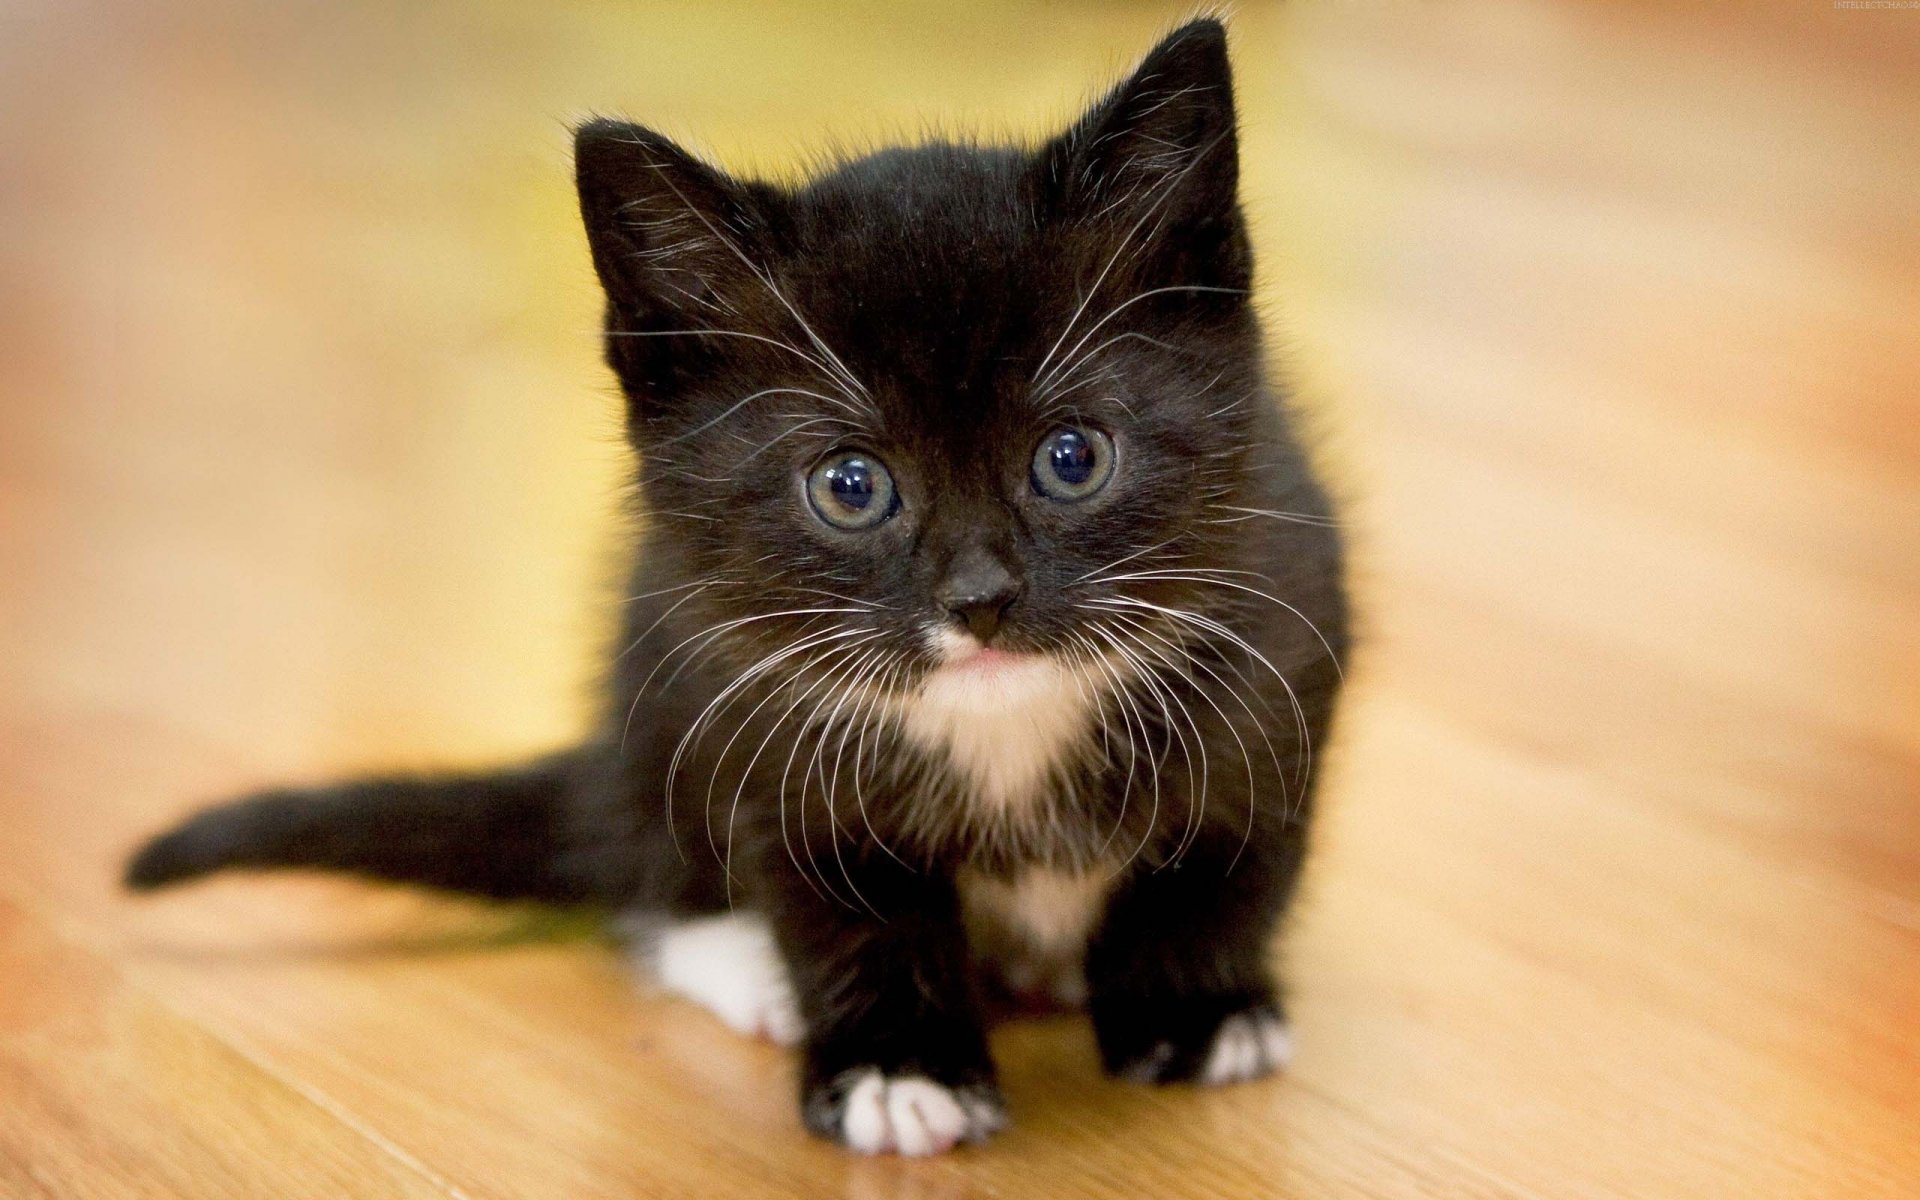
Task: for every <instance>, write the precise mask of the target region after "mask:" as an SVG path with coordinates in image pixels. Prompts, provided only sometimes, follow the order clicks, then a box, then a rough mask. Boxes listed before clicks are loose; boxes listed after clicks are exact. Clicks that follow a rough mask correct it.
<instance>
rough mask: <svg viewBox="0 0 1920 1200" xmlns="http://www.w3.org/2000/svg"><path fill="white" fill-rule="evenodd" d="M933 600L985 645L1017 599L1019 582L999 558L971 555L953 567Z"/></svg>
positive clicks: (997, 630) (997, 629)
mask: <svg viewBox="0 0 1920 1200" xmlns="http://www.w3.org/2000/svg"><path fill="white" fill-rule="evenodd" d="M935 598H936V599H938V600H939V602H940V603H941V605H942V606H944V607H945V608H946V610H947V611H948V612H950V613H952V614H953V615H954V616H955V617H958V618H959V619H960V621H961V622H962V623H964V624H965V625H966V627H967V629H968V631H969V632H971V633H972V634H973V636H974V637H976V638H978V639H980V643H981V644H982V645H985V644H986V643H987V642H989V641H991V640H992V639H993V635H994V634H995V633H997V632H999V629H1000V621H1001V618H1003V617H1004V616H1006V612H1007V609H1008V608H1009V607H1011V606H1012V604H1013V602H1014V601H1015V600H1017V599H1019V598H1020V580H1019V579H1018V578H1016V577H1015V576H1014V574H1013V572H1011V571H1009V570H1007V567H1006V564H1005V563H1002V562H1001V561H1000V560H999V559H998V558H995V557H993V556H991V555H987V554H979V555H973V556H969V557H967V558H966V559H964V560H962V561H961V562H957V563H955V564H954V566H953V569H952V570H951V572H950V573H949V574H948V575H947V579H946V582H944V583H942V584H941V585H940V592H939V594H938V596H936V597H935Z"/></svg>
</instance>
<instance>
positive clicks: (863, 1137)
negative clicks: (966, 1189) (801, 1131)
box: [806, 1067, 1007, 1155]
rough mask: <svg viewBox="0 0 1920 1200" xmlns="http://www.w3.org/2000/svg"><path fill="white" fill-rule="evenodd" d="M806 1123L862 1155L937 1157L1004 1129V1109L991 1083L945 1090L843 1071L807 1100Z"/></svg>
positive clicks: (929, 1083) (922, 1081) (919, 1080)
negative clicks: (927, 1155)
mask: <svg viewBox="0 0 1920 1200" xmlns="http://www.w3.org/2000/svg"><path fill="white" fill-rule="evenodd" d="M806 1121H807V1125H808V1126H809V1127H810V1128H811V1129H813V1130H814V1131H815V1132H816V1133H820V1134H822V1135H824V1136H826V1137H830V1138H833V1139H834V1140H836V1141H838V1142H840V1143H841V1144H843V1145H845V1146H846V1147H847V1148H848V1149H849V1150H856V1151H858V1152H860V1153H861V1154H904V1155H925V1154H942V1153H945V1152H946V1151H948V1150H951V1149H953V1148H954V1147H955V1146H957V1145H959V1144H960V1143H962V1142H979V1141H984V1140H986V1138H987V1137H988V1136H990V1135H991V1134H993V1133H995V1132H997V1131H998V1130H1001V1129H1004V1128H1005V1127H1006V1124H1007V1111H1006V1107H1005V1105H1004V1104H1003V1103H1002V1102H1001V1100H1000V1094H999V1091H998V1090H997V1089H995V1088H994V1087H993V1086H992V1085H990V1084H968V1085H965V1086H961V1087H947V1086H946V1085H944V1084H939V1083H935V1082H934V1081H933V1080H931V1079H927V1078H924V1077H922V1076H918V1075H886V1074H883V1073H882V1072H881V1071H880V1069H879V1068H877V1067H860V1068H856V1069H854V1070H851V1071H846V1072H842V1073H841V1074H840V1075H839V1076H837V1077H836V1078H835V1079H834V1080H833V1081H831V1082H830V1083H827V1084H824V1085H822V1086H821V1087H819V1088H817V1089H815V1093H814V1094H813V1095H812V1096H809V1097H808V1098H807V1104H806Z"/></svg>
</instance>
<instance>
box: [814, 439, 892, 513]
mask: <svg viewBox="0 0 1920 1200" xmlns="http://www.w3.org/2000/svg"><path fill="white" fill-rule="evenodd" d="M807 500H808V501H809V502H810V503H812V505H813V511H814V512H816V513H818V514H819V515H820V519H821V520H822V521H825V522H826V523H827V524H829V525H832V526H834V527H835V528H836V529H872V528H873V527H874V526H875V525H878V524H879V523H880V522H882V521H884V520H886V519H887V518H888V517H890V516H892V515H893V476H891V475H889V474H887V468H886V467H885V466H883V465H881V462H880V460H879V459H877V458H874V457H873V456H872V455H869V454H861V453H859V452H857V451H842V452H841V453H839V454H834V455H830V456H829V457H827V458H826V459H824V460H822V461H821V463H820V465H819V466H817V467H815V468H814V469H813V474H811V475H809V476H807Z"/></svg>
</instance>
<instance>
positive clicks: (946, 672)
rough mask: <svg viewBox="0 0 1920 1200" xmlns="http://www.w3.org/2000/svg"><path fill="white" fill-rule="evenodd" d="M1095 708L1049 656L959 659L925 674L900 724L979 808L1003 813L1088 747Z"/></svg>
mask: <svg viewBox="0 0 1920 1200" xmlns="http://www.w3.org/2000/svg"><path fill="white" fill-rule="evenodd" d="M936 641H937V642H941V644H942V645H943V648H946V643H947V642H966V641H970V639H966V638H965V637H964V635H960V634H954V633H951V632H950V631H942V632H941V633H940V634H939V635H936ZM953 653H954V652H953V651H952V650H950V649H949V657H950V660H951V658H952V656H953ZM960 653H962V654H964V653H966V651H961V652H960ZM1094 703H1095V698H1094V696H1093V695H1092V694H1091V692H1090V691H1089V689H1088V687H1087V684H1086V681H1085V680H1083V679H1082V678H1081V677H1080V676H1078V675H1076V674H1075V673H1073V672H1071V671H1069V670H1067V668H1066V667H1064V666H1062V665H1061V664H1059V663H1057V662H1055V661H1054V660H1053V659H1051V658H1047V657H1044V656H1040V655H1022V656H1019V657H1017V658H1009V659H1008V660H1007V661H1004V662H994V663H992V664H991V665H987V664H978V665H976V664H975V663H972V662H967V661H964V660H963V661H960V662H958V663H954V664H953V665H949V666H946V667H943V668H941V669H940V670H937V671H935V672H933V673H932V674H931V675H929V676H928V677H927V679H926V682H925V683H924V684H923V685H922V686H921V688H920V691H919V693H918V694H917V695H916V696H915V697H914V698H913V699H912V700H910V701H908V702H907V703H905V704H904V705H902V710H901V725H902V728H903V729H904V730H905V731H906V734H907V736H908V737H909V738H911V739H913V740H914V741H915V742H917V743H919V745H920V746H922V747H923V748H925V749H927V750H932V751H937V752H944V753H945V754H946V756H947V758H948V760H949V761H950V762H951V763H952V764H953V767H954V769H955V770H956V771H957V772H959V774H960V776H961V777H962V778H963V779H965V780H966V781H967V782H968V783H970V784H971V785H972V790H973V798H974V799H975V800H976V801H977V802H978V803H980V804H981V805H983V806H985V807H986V808H988V809H989V810H995V811H997V812H1000V813H1006V812H1008V811H1009V810H1015V809H1019V808H1021V807H1023V806H1025V805H1027V804H1029V803H1030V802H1031V801H1032V800H1033V799H1034V797H1035V796H1036V795H1038V794H1039V792H1040V789H1041V788H1042V787H1043V786H1044V785H1045V784H1046V782H1047V780H1048V778H1049V777H1050V776H1051V775H1052V774H1053V772H1054V770H1055V768H1057V767H1058V766H1059V765H1060V764H1061V763H1062V761H1063V760H1064V759H1065V758H1066V757H1067V755H1068V754H1069V753H1070V752H1071V751H1073V750H1074V749H1076V748H1078V747H1080V746H1082V745H1084V744H1085V743H1086V740H1087V738H1088V737H1090V736H1091V734H1092V719H1093V711H1094Z"/></svg>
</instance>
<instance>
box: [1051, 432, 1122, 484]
mask: <svg viewBox="0 0 1920 1200" xmlns="http://www.w3.org/2000/svg"><path fill="white" fill-rule="evenodd" d="M1112 477H1113V439H1112V438H1109V437H1108V436H1107V435H1106V434H1104V433H1101V432H1100V431H1099V430H1098V429H1073V428H1066V429H1056V430H1054V431H1053V432H1052V433H1049V434H1048V435H1047V436H1046V437H1043V438H1041V439H1040V445H1039V446H1038V447H1037V448H1036V449H1035V450H1034V452H1033V487H1034V490H1035V491H1037V492H1039V493H1040V494H1041V495H1042V496H1047V497H1049V498H1051V499H1054V500H1085V499H1086V498H1087V497H1088V496H1091V495H1093V494H1094V493H1095V492H1097V491H1099V490H1100V489H1101V488H1103V487H1105V486H1106V485H1107V480H1108V479H1110V478H1112Z"/></svg>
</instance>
